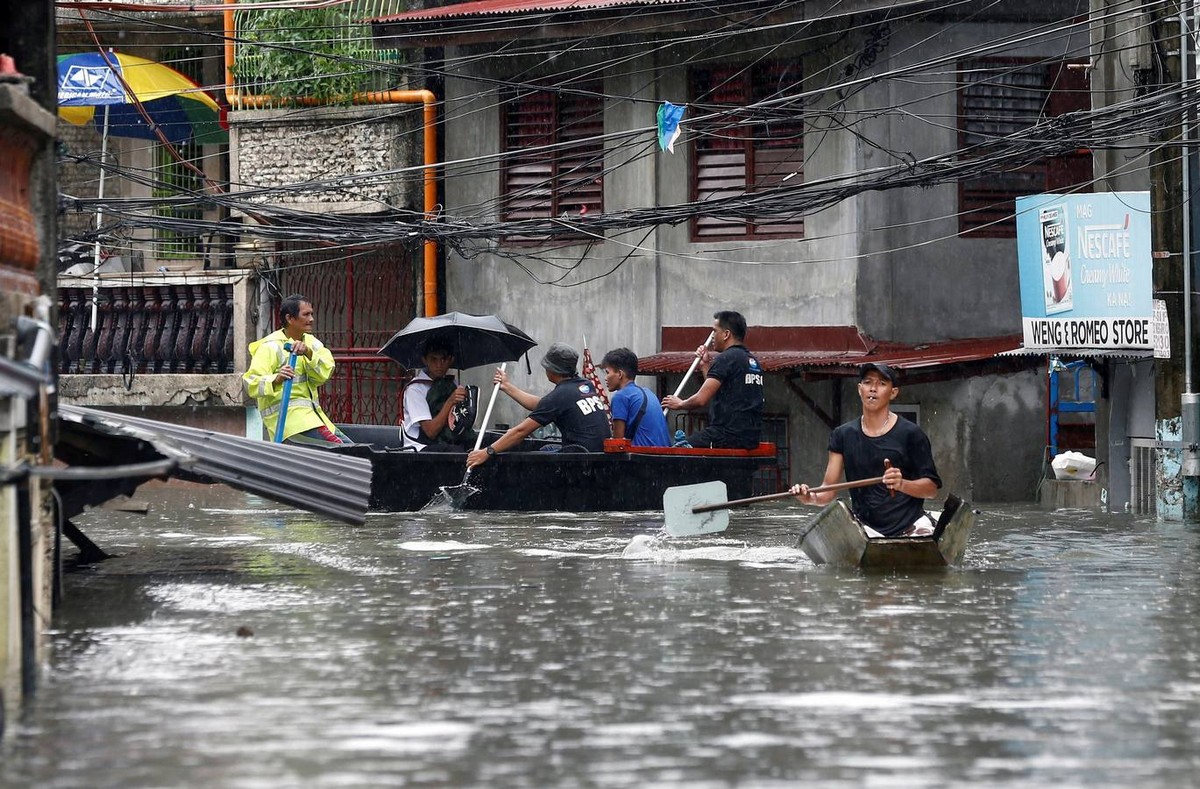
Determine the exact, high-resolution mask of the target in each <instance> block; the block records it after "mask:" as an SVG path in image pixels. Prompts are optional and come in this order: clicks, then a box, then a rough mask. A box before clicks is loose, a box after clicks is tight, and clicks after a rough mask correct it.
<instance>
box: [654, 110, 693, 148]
mask: <svg viewBox="0 0 1200 789" xmlns="http://www.w3.org/2000/svg"><path fill="white" fill-rule="evenodd" d="M685 109H687V108H686V107H678V106H676V105H674V104H672V103H671V102H669V101H664V102H663V103H662V106H661V107H659V108H658V147H659V148H661V149H662V150H664V151H670V152H671V153H675V140H677V139H679V121H680V120H681V119H682V118H683V111H684V110H685Z"/></svg>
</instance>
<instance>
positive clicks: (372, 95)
mask: <svg viewBox="0 0 1200 789" xmlns="http://www.w3.org/2000/svg"><path fill="white" fill-rule="evenodd" d="M236 3H237V0H225V6H226V8H225V11H224V15H225V100H226V101H228V102H229V106H230V107H233V108H234V109H241V108H242V107H264V106H268V105H273V104H277V103H279V102H280V101H281V100H280V99H279V98H278V97H276V96H259V95H247V94H242V93H239V92H238V90H237V87H236V85H235V80H234V76H233V42H234V38H235V36H236V30H235V28H234V20H233V9H232V8H231V6H233V5H235V4H236ZM288 101H294V102H296V103H298V104H303V105H305V106H310V107H312V106H321V105H327V104H329V103H330V102H329V101H323V100H321V99H313V98H299V99H288ZM418 102H419V103H422V104H424V105H425V112H424V119H423V123H424V128H425V139H424V148H425V156H424V165H425V172H424V192H425V208H424V210H425V219H426V220H428V221H433V219H434V218H435V217H436V215H437V173H436V169H437V154H438V151H437V107H436V106H435V105H436V104H437V97H436V96H434V95H433V91H431V90H374V91H368V92H365V93H355V94H354V95H353V96H351V97H350V103H351V104H416V103H418ZM423 251H424V263H425V266H424V280H425V285H424V297H425V298H424V315H425V317H429V316H432V315H437V314H438V307H437V303H438V279H437V242H436V241H433V240H432V239H429V240H426V241H425V242H424V250H423Z"/></svg>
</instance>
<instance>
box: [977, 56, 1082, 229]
mask: <svg viewBox="0 0 1200 789" xmlns="http://www.w3.org/2000/svg"><path fill="white" fill-rule="evenodd" d="M1084 82H1085V80H1084V79H1083V77H1082V74H1076V73H1075V72H1074V71H1073V70H1070V69H1067V68H1065V64H1062V63H1045V62H1036V61H1032V60H1029V59H972V60H966V61H961V62H960V63H959V143H960V147H962V148H967V149H969V148H970V147H971V146H974V145H980V144H984V143H989V142H994V141H996V140H999V139H1003V138H1004V137H1007V136H1010V135H1013V134H1017V133H1019V132H1021V131H1023V130H1025V129H1027V128H1029V127H1030V126H1032V125H1034V124H1035V123H1038V122H1040V121H1041V120H1043V119H1044V118H1048V117H1054V116H1056V115H1061V114H1063V113H1064V112H1071V111H1075V110H1081V109H1087V108H1088V107H1089V106H1090V104H1091V101H1090V96H1089V94H1088V92H1087V90H1086V86H1085V85H1084ZM966 155H967V156H971V155H972V153H971V152H970V151H969V150H968V151H967V153H966ZM983 155H986V154H983ZM1091 177H1092V162H1091V156H1090V155H1086V154H1073V155H1070V156H1061V157H1054V158H1048V159H1044V160H1042V161H1041V162H1038V163H1036V164H1033V165H1029V166H1027V167H1023V168H1021V169H1019V170H1007V171H1001V170H997V171H994V172H988V173H985V174H983V175H979V176H976V177H973V178H964V179H963V180H962V181H960V182H959V203H958V210H959V216H958V218H959V233H960V234H962V235H965V236H971V237H976V238H1014V237H1015V236H1016V217H1015V215H1014V210H1015V205H1016V199H1017V198H1018V197H1020V196H1022V195H1029V194H1037V193H1039V192H1046V191H1055V190H1060V189H1066V188H1068V187H1074V186H1078V185H1080V184H1086V183H1088V182H1089V181H1090V180H1091Z"/></svg>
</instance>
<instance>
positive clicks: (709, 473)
mask: <svg viewBox="0 0 1200 789" xmlns="http://www.w3.org/2000/svg"><path fill="white" fill-rule="evenodd" d="M339 427H340V428H341V429H342V430H343V431H345V432H346V434H347V435H349V436H350V438H352V439H353V440H355V441H356V442H361V443H358V444H356V445H355V446H352V447H349V448H347V449H344V450H339V451H342V452H345V453H347V454H353V455H356V456H358V457H364V458H367V459H369V460H370V461H371V465H372V470H373V482H372V485H371V501H370V505H369V507H370V509H371V510H373V511H376V512H411V511H415V510H419V509H422V508H423V507H425V506H426V505H428V504H429V503H430V502H432V501H435V500H436V499H437V498H438V496H439V495H440V494H441V492H442V489H443V488H456V487H458V486H461V485H462V484H463V482H464V479H463V478H464V474H465V472H466V455H465V454H464V453H461V452H459V453H455V452H428V451H426V452H413V451H411V450H403V449H400V448H399V428H398V427H395V426H374V425H339ZM496 435H499V434H498V433H497V434H496ZM552 444H553V442H547V441H536V440H528V439H527V440H526V441H525V442H524V444H523V445H522V447H521V450H520V451H510V452H505V453H503V454H501V455H497V456H496V457H493V458H492V459H491V460H489V461H488V462H487V463H485V464H483V465H482V466H479V467H478V468H476V469H475V470H474V471H472V472H471V475H470V478H469V480H468V482H469V484H470V486H471V487H472V488H475V489H476V490H475V492H473V493H472V494H471V495H469V496H455V497H454V504H455V505H456V508H457V509H465V510H509V511H518V512H542V511H558V512H602V511H605V510H625V511H629V510H656V509H659V508H660V507H661V506H662V497H663V493H664V492H665V491H666V489H667V488H669V487H673V486H676V485H688V484H692V483H696V482H707V481H710V480H723V481H724V482H725V484H726V485H728V486H729V490H730V492H731V494H733V495H739V496H749V495H751V494H752V493H753V492H754V491H753V481H754V478H755V475H756V474H757V473H758V472H760V470H767V471H768V473H770V470H771V469H773V468H775V467H777V465H778V460H777V457H776V451H775V445H774V444H770V443H762V444H759V446H758V448H757V449H754V450H745V449H682V448H680V449H677V448H674V447H634V446H631V445H630V444H629V442H628V441H627V440H623V439H609V440H608V441H606V442H605V447H604V452H602V453H601V452H583V451H580V452H571V451H564V452H546V451H539V450H541V449H542V448H543V447H547V446H551V445H552ZM771 483H772V488H771V489H772V490H777V489H778V487H777V485H778V484H779V483H778V481H776V480H774V479H772V480H771Z"/></svg>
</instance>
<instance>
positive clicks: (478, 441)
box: [442, 362, 508, 509]
mask: <svg viewBox="0 0 1200 789" xmlns="http://www.w3.org/2000/svg"><path fill="white" fill-rule="evenodd" d="M506 369H508V362H504V363H503V364H501V365H500V372H504V371H505V370H506ZM499 393H500V384H499V383H498V382H497V384H496V385H495V386H493V387H492V396H491V397H489V398H488V404H487V410H485V411H484V412H483V426H482V427H481V428H480V429H479V433H478V434H477V435H476V436H475V448H476V449H479V448H480V447H481V446H483V434H484V433H486V432H487V429H488V425H489V424H491V422H492V407H493V406H495V405H496V395H497V394H499ZM472 471H474V469H471V468H468V469H467V470H466V472H465V473H464V474H463V480H462V482H460V483H459V484H457V485H447V486H446V487H444V488H442V492H443V493H445V494H446V498H447V499H448V500H449V501H450V504H451V506H453V507H454V508H455V509H458V508H459V507H461V506H462V503H463V502H464V501H466V500H467V498H468V497H470V495H471V494H472V493H474V492H475V488H472V487H471V486H470V485H469V484H467V483H468V482H469V481H470V479H471V472H472Z"/></svg>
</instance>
